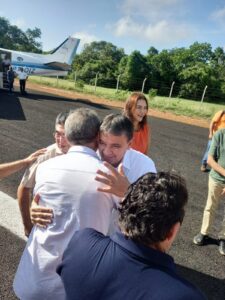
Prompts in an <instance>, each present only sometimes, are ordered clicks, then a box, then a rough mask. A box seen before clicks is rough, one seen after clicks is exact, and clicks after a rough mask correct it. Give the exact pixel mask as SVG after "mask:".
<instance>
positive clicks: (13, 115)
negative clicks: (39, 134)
mask: <svg viewBox="0 0 225 300" xmlns="http://www.w3.org/2000/svg"><path fill="white" fill-rule="evenodd" d="M0 119H6V120H22V121H24V120H26V118H25V115H24V112H23V108H22V105H21V103H20V99H19V93H13V94H12V95H9V94H8V92H7V91H3V90H0Z"/></svg>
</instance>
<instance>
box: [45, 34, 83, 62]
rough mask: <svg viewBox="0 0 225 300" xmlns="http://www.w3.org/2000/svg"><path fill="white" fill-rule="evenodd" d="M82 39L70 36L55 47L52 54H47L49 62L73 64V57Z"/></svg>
mask: <svg viewBox="0 0 225 300" xmlns="http://www.w3.org/2000/svg"><path fill="white" fill-rule="evenodd" d="M79 43H80V40H79V39H77V38H72V37H68V38H67V39H66V40H65V41H64V42H63V43H62V44H61V45H59V46H58V47H57V48H55V49H54V50H53V51H52V52H51V53H50V54H47V56H48V58H49V61H50V62H49V63H48V64H52V63H55V62H57V63H58V64H59V63H61V64H62V65H64V66H66V65H69V66H70V65H71V63H72V61H73V58H74V56H75V54H76V51H77V47H78V45H79Z"/></svg>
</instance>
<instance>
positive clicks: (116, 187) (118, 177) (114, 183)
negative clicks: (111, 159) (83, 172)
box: [95, 162, 130, 198]
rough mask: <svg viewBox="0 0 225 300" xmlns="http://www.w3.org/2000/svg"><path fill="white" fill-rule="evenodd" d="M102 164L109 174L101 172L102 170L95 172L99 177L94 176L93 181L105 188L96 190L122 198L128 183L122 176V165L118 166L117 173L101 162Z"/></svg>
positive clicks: (110, 166)
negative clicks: (103, 185)
mask: <svg viewBox="0 0 225 300" xmlns="http://www.w3.org/2000/svg"><path fill="white" fill-rule="evenodd" d="M103 164H104V165H105V167H106V168H107V169H109V171H110V172H111V174H108V173H106V172H103V171H102V170H98V171H97V174H98V175H100V176H96V177H95V180H96V181H98V182H101V183H104V184H105V185H106V187H101V188H98V191H100V192H104V193H111V194H114V195H116V196H118V197H121V198H123V197H124V195H125V193H126V192H127V189H128V187H129V185H130V182H129V181H128V179H127V177H126V176H125V174H124V171H123V166H122V164H120V165H119V167H118V171H117V170H116V169H115V168H114V167H113V166H112V165H110V164H109V163H107V162H103Z"/></svg>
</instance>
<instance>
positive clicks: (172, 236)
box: [166, 222, 180, 248]
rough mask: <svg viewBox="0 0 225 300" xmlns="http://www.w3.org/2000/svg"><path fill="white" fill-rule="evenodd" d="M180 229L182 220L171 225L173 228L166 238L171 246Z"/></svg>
mask: <svg viewBox="0 0 225 300" xmlns="http://www.w3.org/2000/svg"><path fill="white" fill-rule="evenodd" d="M179 230H180V222H177V223H175V224H174V225H173V226H172V227H171V229H170V231H169V233H168V235H167V238H166V239H167V242H168V245H169V248H170V246H171V245H172V243H173V241H174V240H175V238H176V236H177V234H178V231H179Z"/></svg>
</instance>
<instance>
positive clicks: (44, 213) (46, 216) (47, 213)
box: [30, 194, 53, 228]
mask: <svg viewBox="0 0 225 300" xmlns="http://www.w3.org/2000/svg"><path fill="white" fill-rule="evenodd" d="M39 200H40V195H39V194H36V195H35V197H34V199H33V201H32V203H31V208H30V218H31V222H32V223H33V224H34V225H37V226H39V227H42V228H47V226H48V225H49V224H51V223H52V219H53V210H52V209H51V208H47V207H41V206H39V205H38V203H39Z"/></svg>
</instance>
